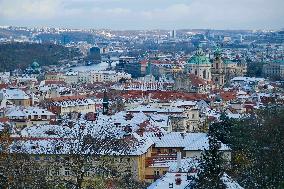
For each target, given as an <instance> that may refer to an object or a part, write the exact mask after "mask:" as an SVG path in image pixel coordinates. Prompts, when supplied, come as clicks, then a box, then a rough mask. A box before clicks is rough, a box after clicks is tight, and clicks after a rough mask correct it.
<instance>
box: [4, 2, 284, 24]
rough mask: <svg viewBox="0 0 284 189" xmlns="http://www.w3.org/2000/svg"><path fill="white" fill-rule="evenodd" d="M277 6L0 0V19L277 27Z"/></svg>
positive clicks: (279, 12) (283, 4)
mask: <svg viewBox="0 0 284 189" xmlns="http://www.w3.org/2000/svg"><path fill="white" fill-rule="evenodd" d="M282 7H284V1H283V0H269V1H268V0H175V1H173V0H0V16H1V18H0V24H1V23H5V24H6V25H7V24H9V23H13V24H21V23H22V24H27V25H33V24H34V25H36V24H38V23H40V24H45V25H51V26H61V27H65V26H67V27H88V28H90V27H94V28H99V27H107V28H118V29H143V28H145V29H149V28H167V29H170V28H176V29H178V28H218V29H248V28H282V27H283V26H284V20H283V16H284V11H283V10H282ZM12 21H13V22H12Z"/></svg>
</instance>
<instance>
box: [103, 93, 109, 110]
mask: <svg viewBox="0 0 284 189" xmlns="http://www.w3.org/2000/svg"><path fill="white" fill-rule="evenodd" d="M108 105H109V99H108V96H107V91H106V90H105V91H104V97H103V115H107V114H108Z"/></svg>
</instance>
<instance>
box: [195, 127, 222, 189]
mask: <svg viewBox="0 0 284 189" xmlns="http://www.w3.org/2000/svg"><path fill="white" fill-rule="evenodd" d="M215 126H216V124H214V123H213V124H211V125H210V126H209V132H208V140H209V149H208V150H204V153H203V155H202V163H201V165H200V171H199V173H198V175H197V178H196V184H195V185H194V188H196V189H211V188H216V189H217V188H221V189H222V188H224V183H223V182H222V181H221V177H222V176H223V174H224V168H223V163H224V160H223V158H222V153H221V152H220V151H219V149H220V148H221V142H220V141H218V140H217V136H216V131H217V129H216V127H215Z"/></svg>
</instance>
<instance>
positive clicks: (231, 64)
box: [185, 47, 247, 88]
mask: <svg viewBox="0 0 284 189" xmlns="http://www.w3.org/2000/svg"><path fill="white" fill-rule="evenodd" d="M185 70H186V72H187V73H190V74H194V75H195V76H197V77H199V78H201V79H204V80H206V81H209V82H212V83H213V84H214V87H215V88H221V87H223V86H224V85H225V84H226V82H228V81H230V79H232V78H234V77H242V76H245V75H246V72H247V66H246V63H245V62H244V61H243V60H241V59H240V58H236V59H233V60H231V59H228V58H224V57H222V53H221V50H220V49H219V48H217V49H216V50H215V52H214V57H213V59H211V60H210V59H209V58H208V57H207V56H206V55H205V53H204V52H203V50H202V49H201V48H200V47H199V48H198V49H197V51H196V53H195V54H194V55H193V56H192V57H191V58H190V59H189V60H188V62H187V64H186V66H185Z"/></svg>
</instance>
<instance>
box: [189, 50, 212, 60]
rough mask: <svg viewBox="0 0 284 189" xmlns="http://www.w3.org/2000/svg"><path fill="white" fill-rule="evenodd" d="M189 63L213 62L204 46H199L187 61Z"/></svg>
mask: <svg viewBox="0 0 284 189" xmlns="http://www.w3.org/2000/svg"><path fill="white" fill-rule="evenodd" d="M187 63H188V64H211V62H210V60H209V58H208V57H207V56H206V55H205V53H204V52H203V50H202V48H201V47H199V48H198V49H197V50H196V52H195V54H194V55H193V56H192V57H191V58H190V59H189V60H188V61H187Z"/></svg>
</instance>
